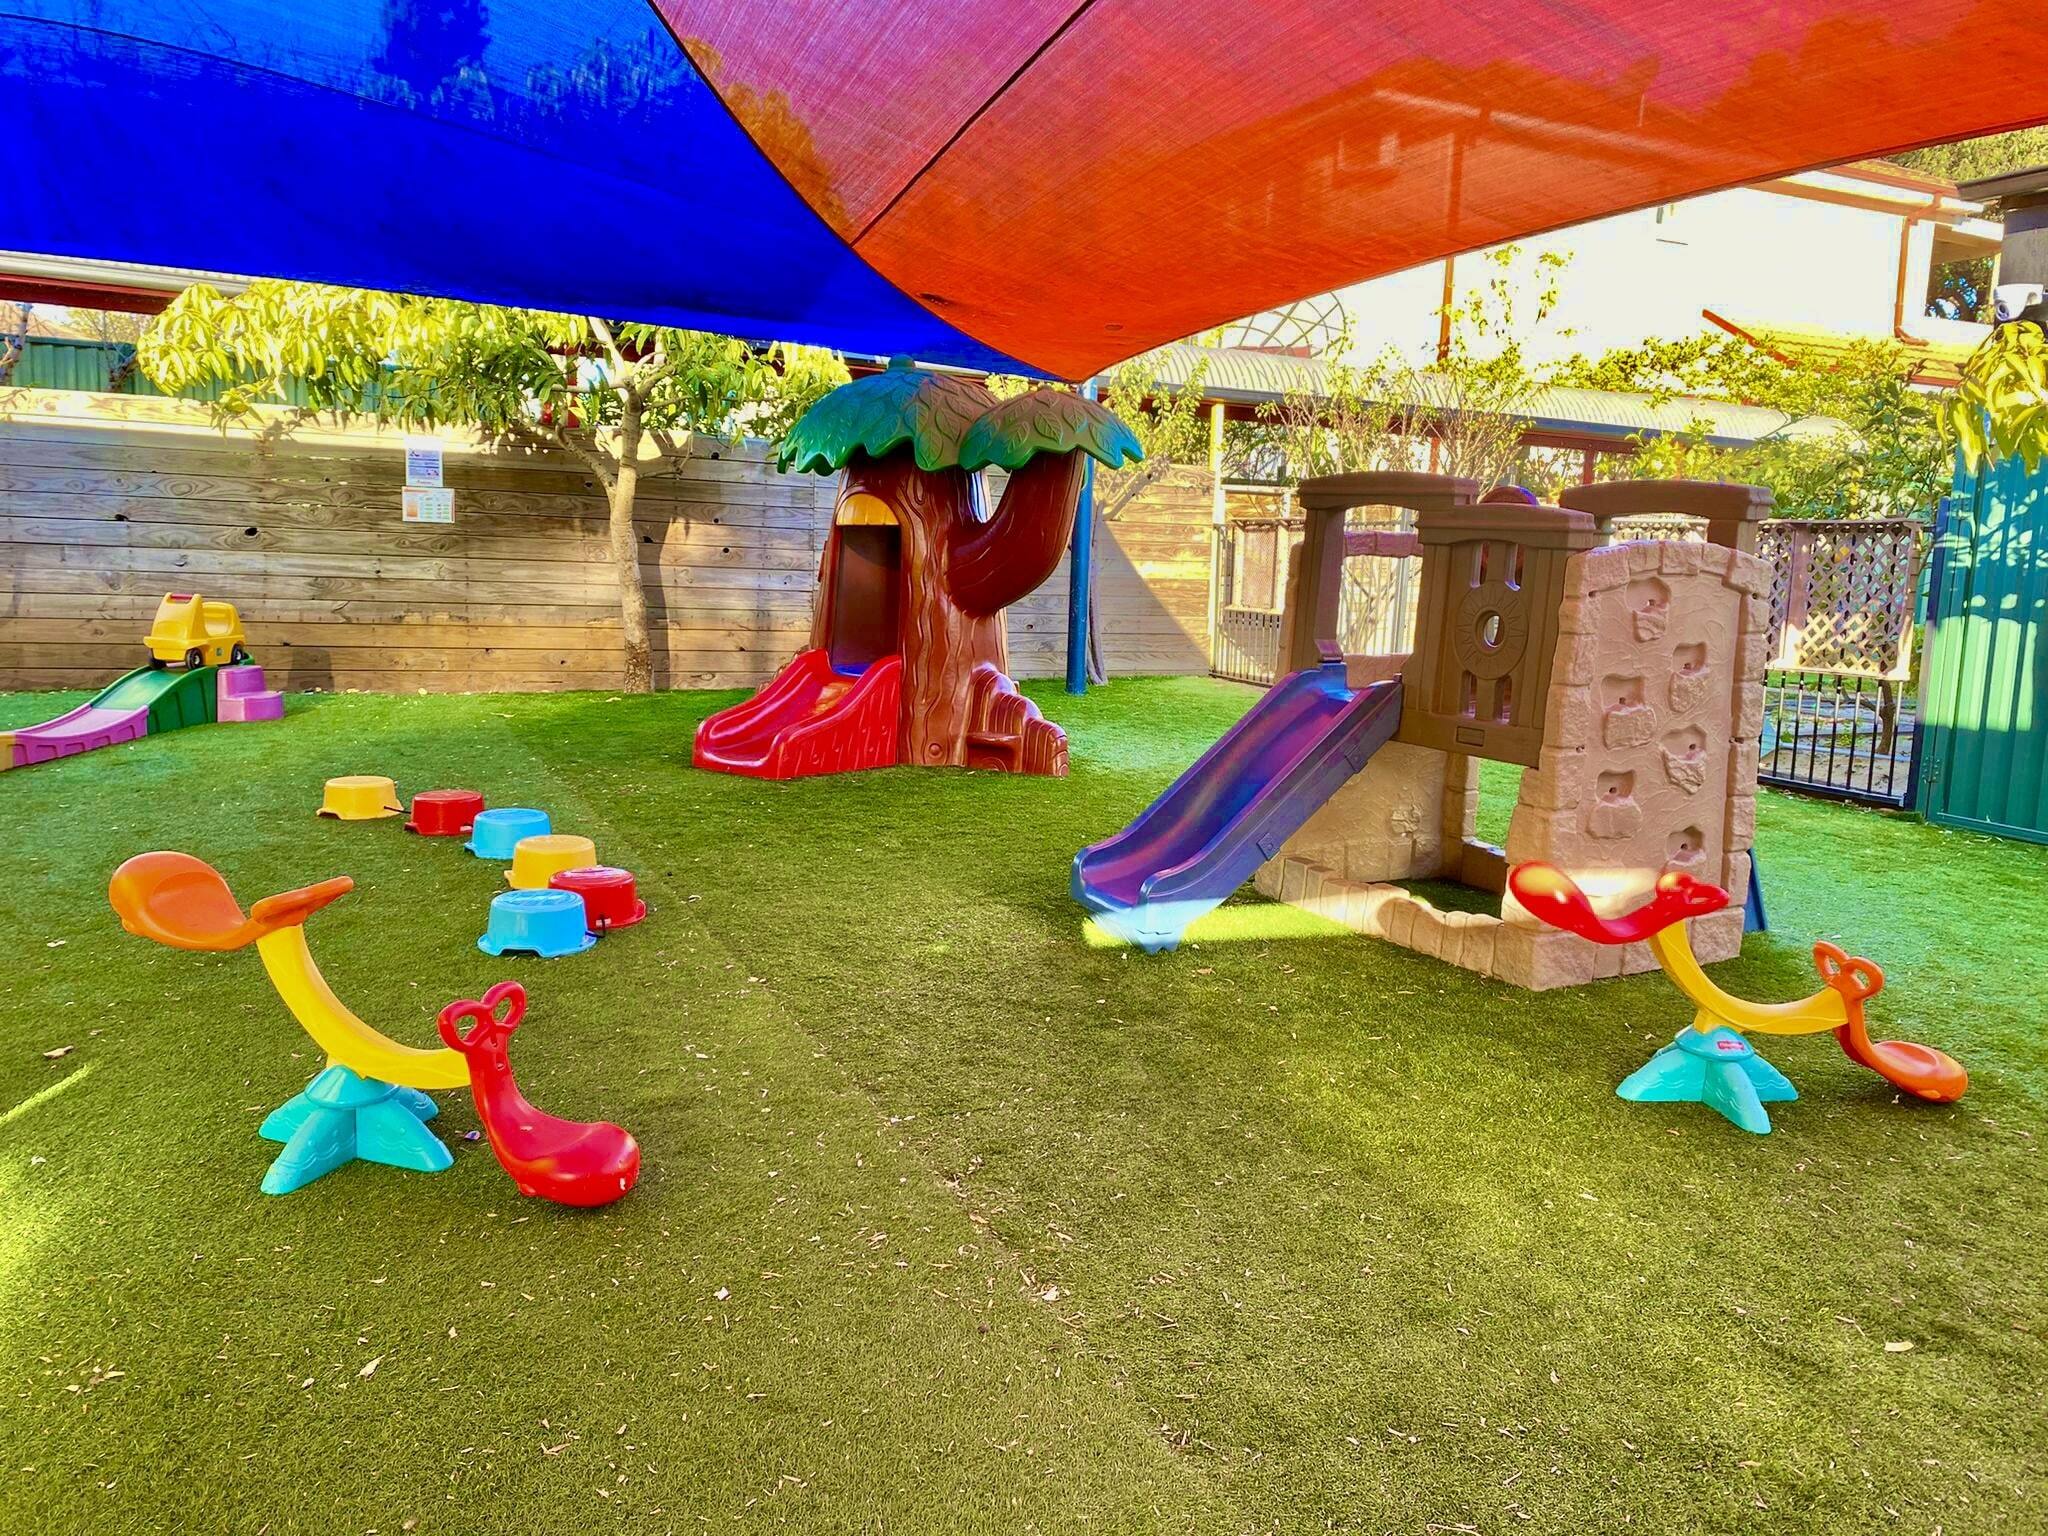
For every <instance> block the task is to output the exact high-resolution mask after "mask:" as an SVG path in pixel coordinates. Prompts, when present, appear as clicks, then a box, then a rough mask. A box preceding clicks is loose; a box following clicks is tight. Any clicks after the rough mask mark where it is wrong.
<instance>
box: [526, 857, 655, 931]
mask: <svg viewBox="0 0 2048 1536" xmlns="http://www.w3.org/2000/svg"><path fill="white" fill-rule="evenodd" d="M548 886H549V888H550V889H552V890H557V891H574V892H575V893H576V894H577V895H578V896H580V897H582V898H583V922H584V926H585V927H587V928H588V929H589V930H590V931H591V932H592V933H609V932H611V931H612V929H614V928H630V927H632V926H633V925H634V924H635V923H637V922H639V921H640V920H641V919H642V918H644V917H645V916H646V915H647V903H646V902H644V901H642V900H641V899H640V897H639V893H638V889H637V887H636V884H635V882H634V879H633V872H632V871H631V870H629V869H613V868H612V867H611V866H610V865H606V864H589V865H585V866H584V867H583V868H581V869H564V870H558V871H556V872H555V874H554V876H553V877H552V878H551V879H550V880H549V881H548Z"/></svg>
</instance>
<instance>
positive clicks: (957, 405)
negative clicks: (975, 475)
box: [775, 358, 996, 475]
mask: <svg viewBox="0 0 2048 1536" xmlns="http://www.w3.org/2000/svg"><path fill="white" fill-rule="evenodd" d="M995 398H996V397H995V396H994V395H992V394H990V393H989V392H988V390H987V389H986V388H985V387H984V386H983V385H982V384H981V382H980V381H979V380H977V379H963V378H960V377H958V376H956V375H953V374H944V373H926V372H925V371H924V370H922V369H920V368H913V367H911V366H910V364H909V363H908V362H907V361H906V360H905V359H903V358H891V359H890V360H889V366H888V368H886V369H885V370H884V371H882V372H881V373H871V374H869V375H868V376H867V377H866V378H864V379H854V380H852V381H851V382H850V383H846V384H842V385H840V386H839V387H838V388H837V389H835V390H833V391H832V392H831V393H830V394H829V395H827V396H825V398H824V399H822V400H820V401H819V402H818V403H817V404H816V405H814V406H812V407H811V408H810V409H809V410H808V411H805V412H804V414H803V417H802V419H801V420H799V421H798V422H797V424H796V425H795V426H794V427H792V428H791V429H790V433H789V436H787V437H785V438H784V439H783V440H782V448H781V451H780V452H779V453H777V454H776V456H775V464H776V467H777V468H778V469H781V470H783V471H784V472H788V471H790V470H797V471H805V470H808V471H810V472H812V473H814V474H820V475H830V474H836V473H837V472H838V471H839V470H842V469H844V468H845V467H846V462H847V460H849V459H851V458H852V457H853V456H854V455H855V454H856V453H862V454H866V455H867V456H868V457H869V458H871V459H879V458H881V457H882V456H883V455H884V454H886V453H890V452H892V451H893V450H895V449H897V448H899V447H901V446H902V445H903V444H905V443H908V444H910V450H911V452H912V453H913V454H915V455H916V457H917V467H918V468H919V469H947V468H950V467H951V466H953V465H955V464H957V463H959V462H960V444H961V441H962V440H963V439H964V438H965V437H966V435H967V429H968V428H969V427H971V426H973V425H974V423H975V422H976V421H978V420H979V419H980V418H981V416H982V414H983V413H984V412H986V411H987V410H988V408H989V407H990V406H992V405H994V404H995Z"/></svg>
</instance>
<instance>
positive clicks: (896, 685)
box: [690, 647, 903, 779]
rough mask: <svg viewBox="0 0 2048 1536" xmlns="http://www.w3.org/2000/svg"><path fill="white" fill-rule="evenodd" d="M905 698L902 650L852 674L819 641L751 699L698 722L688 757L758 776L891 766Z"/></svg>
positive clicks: (795, 775)
mask: <svg viewBox="0 0 2048 1536" xmlns="http://www.w3.org/2000/svg"><path fill="white" fill-rule="evenodd" d="M902 698H903V658H902V657H901V656H884V657H882V659H881V660H879V661H876V662H872V663H870V664H869V665H868V666H867V667H865V668H864V669H862V670H861V671H860V672H858V673H853V674H848V673H845V672H841V671H839V670H838V669H837V668H835V667H834V666H833V665H832V660H831V657H830V656H828V655H827V654H826V652H825V651H824V649H823V648H822V647H821V648H820V649H818V650H813V651H800V652H798V653H797V657H796V659H795V660H794V661H792V662H791V663H790V664H789V665H788V666H786V667H784V668H783V669H782V670H781V671H780V672H778V673H776V674H775V677H774V679H773V680H772V681H771V682H770V683H769V684H768V686H767V687H765V688H763V689H762V690H761V691H760V692H759V693H757V694H755V695H754V696H753V697H752V698H751V699H748V700H747V701H746V702H745V703H744V704H735V705H733V706H732V708H730V709H721V710H720V711H719V712H718V713H717V714H715V715H713V716H711V718H710V719H708V720H706V721H705V722H704V723H703V724H702V725H700V726H698V727H697V741H696V745H695V747H694V748H693V750H692V751H691V753H690V761H691V762H693V763H695V764H696V765H697V766H698V767H699V768H709V769H712V770H714V771H716V772H719V773H743V774H747V775H749V776H750V777H753V778H757V779H797V778H803V777H805V776H807V775H809V774H817V773H851V772H853V771H854V770H855V769H859V768H887V767H889V766H891V765H892V764H894V763H895V761H896V738H897V717H898V713H899V711H900V708H901V704H902Z"/></svg>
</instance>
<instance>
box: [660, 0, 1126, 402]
mask: <svg viewBox="0 0 2048 1536" xmlns="http://www.w3.org/2000/svg"><path fill="white" fill-rule="evenodd" d="M645 3H646V6H647V9H648V10H649V11H651V12H653V14H654V19H655V21H656V22H658V23H659V24H660V26H661V29H662V31H664V32H666V33H667V34H668V37H669V41H670V42H672V43H674V44H675V45H676V52H677V53H679V54H681V55H682V59H683V62H684V63H685V64H687V65H688V66H689V68H690V73H692V74H693V75H695V76H696V77H697V79H698V80H699V81H701V82H702V83H703V86H704V89H705V90H707V91H709V92H710V93H711V99H712V100H713V101H716V102H717V103H718V108H719V110H720V111H721V112H723V113H724V114H725V115H726V116H727V117H729V118H730V119H732V125H733V127H734V128H735V129H736V130H737V131H738V132H739V133H740V134H741V136H742V137H744V138H745V139H746V141H747V142H748V143H749V144H751V145H753V146H754V151H755V153H756V154H758V155H760V157H761V159H762V161H763V162H764V163H765V164H766V165H767V166H768V168H769V170H770V171H772V172H773V173H774V175H775V178H776V180H778V181H780V182H781V183H782V184H783V186H785V187H787V188H788V189H789V195H790V196H791V197H793V198H795V199H796V200H797V201H798V202H799V203H801V204H802V205H803V206H804V207H805V208H807V209H809V210H810V213H811V216H812V217H813V218H815V219H816V220H817V221H818V223H819V225H820V226H821V227H822V228H823V229H824V231H825V233H826V234H828V235H830V236H831V237H832V238H833V239H834V240H837V241H838V242H839V243H840V244H841V245H843V246H844V247H845V248H846V251H847V254H848V255H850V256H851V257H853V259H854V260H855V261H858V262H859V263H860V264H861V265H862V266H863V267H865V268H867V270H868V271H870V272H872V273H874V275H875V281H877V282H879V283H886V284H887V285H888V286H889V287H891V288H893V289H894V290H895V291H896V292H897V293H899V294H901V295H902V296H903V301H904V302H905V303H906V304H913V305H915V306H916V307H917V308H919V309H921V310H923V311H924V312H925V313H926V314H928V315H930V316H931V317H932V318H933V319H934V320H936V321H938V322H939V323H940V324H941V325H945V326H949V327H951V328H952V329H953V330H955V331H958V332H959V333H960V334H961V335H963V336H966V337H969V338H970V339H972V340H974V341H976V342H980V344H981V345H982V346H984V347H987V348H988V350H989V351H990V352H993V353H995V354H996V355H997V356H998V357H1001V358H1003V359H1005V360H1006V361H1008V362H1011V363H1014V364H1015V365H1016V368H1017V371H1018V372H1019V373H1020V374H1024V375H1026V376H1028V377H1032V378H1052V377H1054V375H1053V374H1052V373H1050V372H1049V371H1047V370H1046V369H1044V368H1041V367H1039V366H1038V365H1037V364H1036V363H1032V362H1027V361H1025V360H1024V359H1022V358H1018V357H1015V356H1013V355H1012V354H1011V353H1009V352H1007V351H1005V350H1004V349H1003V348H1001V347H995V346H990V345H989V343H988V342H986V341H982V339H981V337H979V336H976V335H975V334H974V332H972V331H970V330H968V329H967V328H966V327H965V326H963V325H961V324H959V323H958V322H957V321H955V320H953V319H951V318H949V317H948V316H946V315H942V314H940V313H939V311H938V310H936V309H934V308H933V307H932V306H931V305H930V304H928V303H926V302H925V301H924V300H923V299H921V298H919V297H918V296H917V295H916V294H914V293H912V292H911V291H910V290H909V289H907V288H905V287H903V286H902V285H901V284H899V283H898V282H897V281H896V280H895V279H894V278H892V277H890V276H889V275H888V273H886V272H884V271H882V270H881V268H879V267H877V266H876V265H875V264H874V263H873V262H871V261H869V260H868V259H867V258H866V257H865V256H863V255H861V253H860V250H859V247H858V246H857V245H856V244H855V243H854V242H853V241H851V240H848V239H847V238H846V237H845V236H844V235H842V234H840V233H839V231H838V230H836V229H834V228H832V226H831V225H830V224H829V223H828V222H827V221H826V219H825V216H824V215H823V214H821V213H819V212H818V210H817V208H816V206H815V205H813V204H812V202H811V200H810V199H809V198H808V197H806V196H805V195H804V193H803V191H802V189H801V188H799V187H798V186H797V184H796V183H795V182H793V181H791V180H790V179H789V174H788V172H786V171H784V170H783V168H782V162H781V161H780V160H778V159H776V157H775V156H774V155H772V154H770V153H769V152H768V149H767V147H766V146H765V145H763V144H762V143H761V141H760V140H759V139H757V138H755V137H754V133H753V130H752V129H750V128H749V127H748V126H747V124H746V120H745V119H744V118H742V117H741V116H740V115H739V114H738V113H737V112H735V111H733V109H732V103H731V102H730V101H728V100H727V99H726V95H725V92H724V91H722V90H720V89H719V86H718V82H717V81H716V80H714V79H713V78H712V77H711V74H710V72H709V71H707V70H706V69H704V68H703V67H702V66H701V65H700V64H698V62H697V61H696V59H695V58H693V57H692V56H691V54H690V50H689V48H688V46H687V45H686V44H685V43H684V42H683V40H682V38H681V37H680V36H679V35H677V32H676V29H675V27H674V25H673V24H672V23H671V22H670V21H669V19H668V17H667V15H666V14H665V13H664V12H663V11H662V9H661V7H660V6H659V5H658V4H656V0H645ZM1094 3H1095V0H1082V5H1081V10H1086V9H1087V8H1088V7H1089V6H1090V5H1093V4H1094ZM1079 14H1080V12H1079V11H1077V12H1075V15H1079ZM1068 20H1069V21H1071V20H1072V18H1071V17H1070V18H1068ZM1061 30H1062V31H1064V30H1065V27H1064V26H1062V28H1061ZM1043 51H1044V49H1043V48H1041V49H1040V50H1039V52H1041V53H1042V52H1043ZM1037 56H1038V55H1037V54H1036V53H1034V54H1033V55H1032V57H1033V58H1036V57H1037ZM1000 94H1001V92H997V95H1000ZM989 99H990V101H993V100H994V99H995V98H994V97H991V98H989ZM987 107H988V102H983V103H982V105H981V106H980V107H978V108H976V109H975V116H977V117H978V116H980V114H981V113H982V112H983V111H985V110H987ZM970 121H971V119H970ZM963 131H964V126H963ZM948 142H949V143H950V142H951V141H950V140H949V141H948ZM942 153H943V151H942ZM933 158H934V160H936V158H937V157H936V156H934V157H933ZM919 174H922V172H920V173H919ZM914 184H915V178H913V179H912V181H910V182H906V183H905V184H904V189H907V188H908V187H910V186H912V185H914ZM902 195H903V190H902V189H899V191H898V192H897V194H896V196H897V197H901V196H902ZM895 206H896V203H895V198H891V199H890V200H889V204H888V207H890V208H893V207H895ZM883 211H884V212H886V211H887V209H886V208H885V209H884V210H883ZM878 217H879V215H878ZM869 222H870V224H872V222H873V221H872V220H870V221H869ZM863 233H865V231H863Z"/></svg>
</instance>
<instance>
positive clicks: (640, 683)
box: [608, 399, 654, 693]
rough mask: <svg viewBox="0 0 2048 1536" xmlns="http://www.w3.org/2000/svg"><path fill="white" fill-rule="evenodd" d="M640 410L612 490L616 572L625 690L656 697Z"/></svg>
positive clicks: (627, 431)
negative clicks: (644, 559)
mask: <svg viewBox="0 0 2048 1536" xmlns="http://www.w3.org/2000/svg"><path fill="white" fill-rule="evenodd" d="M642 431H643V429H642V426H641V414H640V407H639V405H638V404H637V403H636V402H634V401H632V400H630V399H628V400H627V402H626V410H625V417H624V419H623V420H622V421H621V422H620V424H619V467H618V473H617V474H616V475H615V476H614V477H613V480H612V483H611V486H610V488H609V496H608V499H609V501H610V504H611V522H610V533H611V553H612V570H613V572H614V574H615V575H616V576H617V577H618V582H619V644H620V648H621V649H622V650H623V651H624V653H625V676H624V679H623V682H622V684H621V686H622V687H623V688H624V689H625V690H626V692H628V693H651V692H653V691H654V647H653V645H652V644H651V642H650V641H649V639H648V635H647V589H646V588H645V587H644V586H643V585H641V581H640V536H639V533H638V531H637V530H636V529H635V528H634V526H633V503H634V500H635V498H636V497H637V496H638V495H639V491H640V439H641V435H642Z"/></svg>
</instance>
